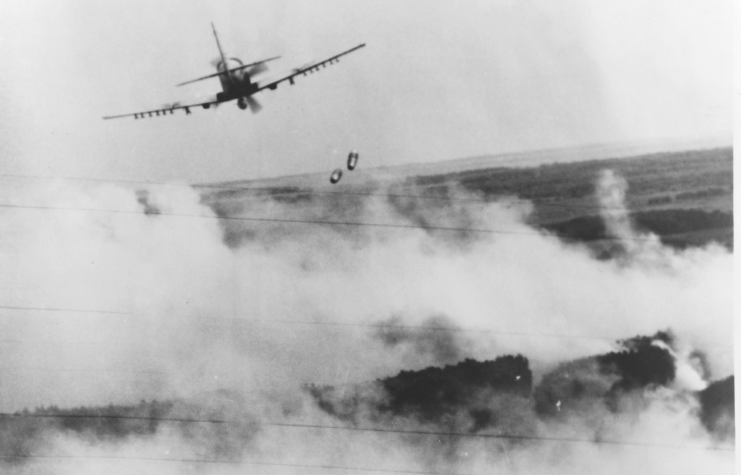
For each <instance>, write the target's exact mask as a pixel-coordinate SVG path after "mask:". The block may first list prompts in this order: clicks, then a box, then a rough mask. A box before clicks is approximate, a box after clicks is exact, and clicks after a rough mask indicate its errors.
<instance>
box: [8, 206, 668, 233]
mask: <svg viewBox="0 0 741 475" xmlns="http://www.w3.org/2000/svg"><path fill="white" fill-rule="evenodd" d="M0 208H8V209H27V210H40V211H80V212H96V213H112V214H125V215H144V213H143V211H140V210H114V209H101V208H83V207H72V206H44V205H19V204H10V203H0ZM153 214H154V215H156V216H170V217H179V218H200V219H211V220H225V221H249V222H262V223H284V224H312V225H324V226H345V227H374V228H387V229H421V230H427V231H453V232H470V233H482V234H509V235H518V236H549V235H550V236H556V237H560V238H565V239H574V240H576V239H577V238H576V237H574V236H571V235H568V234H565V233H556V232H553V231H543V232H528V231H515V230H503V229H487V228H465V227H453V226H423V225H419V224H398V223H365V222H354V221H325V220H310V219H284V218H258V217H248V216H218V215H214V216H207V215H199V214H186V213H166V212H159V213H153ZM579 239H581V240H584V241H645V242H648V241H654V240H655V239H654V238H653V237H639V236H620V237H618V236H599V237H594V238H586V239H585V238H579ZM662 239H665V240H671V237H668V238H667V237H662Z"/></svg>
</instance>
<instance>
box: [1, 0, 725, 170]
mask: <svg viewBox="0 0 741 475" xmlns="http://www.w3.org/2000/svg"><path fill="white" fill-rule="evenodd" d="M732 5H733V4H732V2H730V1H728V0H712V1H708V0H702V1H701V0H681V1H669V0H652V1H650V2H646V1H644V0H627V1H626V0H600V1H599V2H595V1H589V0H565V1H558V2H553V1H551V0H542V1H541V0H519V1H518V0H489V1H473V0H469V1H466V2H454V1H438V0H436V1H410V0H404V1H396V0H395V1H382V0H374V1H348V0H336V1H329V0H322V1H311V2H306V1H290V0H283V1H276V0H270V1H267V0H265V1H258V0H253V1H241V2H237V1H209V2H205V1H202V2H201V1H181V0H178V1H159V2H151V1H142V0H133V1H125V2H124V1H119V2H99V1H82V0H81V1H53V2H51V1H41V0H36V1H22V2H21V1H13V0H11V1H9V0H5V1H3V2H2V4H1V5H0V57H1V58H2V59H3V70H2V72H1V73H0V101H1V104H2V107H0V133H2V136H1V137H0V138H1V140H0V160H1V161H0V165H1V166H0V173H23V174H26V173H28V174H44V175H67V176H83V177H99V178H114V179H129V180H152V181H161V180H179V181H193V182H208V181H219V180H232V179H240V178H257V177H260V176H275V175H282V174H293V173H303V172H315V171H327V172H329V171H330V170H331V169H333V168H335V167H337V166H340V165H342V163H343V162H344V158H345V155H346V153H347V152H348V151H349V150H350V149H351V148H357V149H359V150H360V151H361V157H362V160H363V165H365V166H388V165H394V164H399V163H409V162H425V161H435V160H443V159H449V158H457V157H464V156H471V155H476V154H487V153H498V152H506V151H513V150H525V149H537V148H548V147H558V146H569V145H578V144H584V143H595V142H615V141H624V140H642V139H655V138H677V139H693V138H718V137H720V138H727V139H728V142H729V143H730V140H731V134H732V106H731V97H732V77H731V73H732V25H731V12H732ZM210 21H214V22H215V23H216V26H217V28H218V29H219V32H220V35H221V39H222V43H223V45H224V47H225V48H226V49H227V50H228V52H229V53H230V54H231V55H233V56H238V57H240V58H241V59H242V60H244V61H253V60H256V59H260V58H263V57H266V56H272V55H282V56H283V58H282V59H281V60H279V61H277V62H275V63H273V65H272V69H271V72H273V73H277V72H280V71H283V70H285V69H289V68H291V67H294V66H298V65H301V64H303V63H305V62H307V61H309V60H312V59H321V58H323V57H326V56H328V55H331V54H334V53H336V52H339V51H342V50H344V49H346V48H349V47H352V46H355V45H356V44H359V43H361V42H365V43H367V45H368V46H367V48H365V49H364V50H361V51H359V52H357V53H354V54H352V55H351V56H349V57H347V58H346V59H345V60H343V61H341V62H340V63H339V64H337V65H333V66H331V67H328V68H326V69H323V70H321V71H320V73H319V74H314V75H312V76H309V77H307V78H300V79H299V80H298V81H297V83H296V85H295V86H293V87H287V86H285V87H284V86H281V87H279V88H278V90H277V91H274V92H267V93H261V94H260V95H259V96H258V99H259V100H260V101H261V102H262V104H263V106H264V109H263V111H262V112H261V113H260V114H258V115H255V116H253V115H252V114H251V113H250V112H245V111H241V110H239V109H238V108H237V107H236V105H235V104H233V103H229V104H225V105H222V106H221V107H220V108H219V109H217V110H216V111H214V110H209V111H204V110H197V111H194V113H193V115H191V116H187V117H186V116H185V115H184V113H181V114H176V115H175V116H172V117H170V116H168V117H166V118H152V119H149V120H145V121H135V120H133V119H121V120H115V121H103V120H101V117H102V116H103V115H109V114H116V113H127V112H135V111H138V110H142V109H148V108H152V107H159V106H160V105H162V104H164V103H167V102H172V101H175V100H179V99H185V100H188V99H192V98H196V97H198V96H199V95H209V94H213V93H215V92H217V91H218V90H219V83H218V81H217V80H216V79H214V80H209V81H203V82H201V83H198V84H194V85H190V86H185V87H179V88H178V87H174V86H175V84H177V83H179V82H182V81H185V80H188V79H192V78H196V77H199V76H202V75H205V74H208V73H210V72H212V71H213V69H212V66H211V65H210V61H211V60H212V59H213V58H214V57H215V56H216V55H217V49H216V45H215V43H214V40H213V36H212V34H211V31H210V28H211V27H210V24H209V22H210ZM268 74H270V73H268Z"/></svg>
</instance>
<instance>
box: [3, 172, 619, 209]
mask: <svg viewBox="0 0 741 475" xmlns="http://www.w3.org/2000/svg"><path fill="white" fill-rule="evenodd" d="M0 177H4V178H26V179H47V180H63V181H83V182H94V183H119V184H126V185H147V186H152V185H154V186H172V187H186V188H191V189H195V190H198V189H215V190H227V191H234V192H240V191H253V192H267V193H269V194H267V195H263V196H267V197H271V196H278V195H293V194H295V195H339V196H369V197H383V198H414V199H420V200H437V201H448V202H463V203H485V204H486V203H495V202H496V201H494V200H491V199H486V198H475V197H470V198H468V197H466V198H461V197H456V196H435V195H425V194H412V193H376V192H372V191H336V190H317V189H306V188H300V187H297V186H293V185H288V186H286V185H283V186H281V185H275V186H245V185H240V184H239V183H221V184H219V183H214V184H201V183H177V182H157V181H149V180H114V179H107V178H82V177H54V176H50V175H19V174H8V173H6V174H0ZM398 185H399V186H408V185H407V184H404V183H402V184H398ZM416 186H422V187H424V186H425V185H416ZM431 186H435V185H431ZM257 196H258V197H263V196H259V195H257ZM497 196H504V197H506V201H505V204H511V203H518V204H532V205H536V206H546V207H559V208H574V209H592V210H600V209H622V208H612V207H605V206H601V205H587V204H579V203H551V202H546V201H537V200H528V199H521V198H511V197H509V196H507V195H505V194H499V195H497Z"/></svg>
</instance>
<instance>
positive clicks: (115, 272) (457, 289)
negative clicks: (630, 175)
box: [0, 174, 732, 473]
mask: <svg viewBox="0 0 741 475" xmlns="http://www.w3.org/2000/svg"><path fill="white" fill-rule="evenodd" d="M605 177H607V178H605ZM620 183H621V182H620V179H619V178H616V177H614V176H610V175H609V174H606V175H603V179H602V182H601V185H600V187H599V190H600V196H601V197H603V198H604V201H603V205H604V207H605V208H606V209H607V208H609V209H611V210H612V209H614V208H618V209H619V208H620V207H621V206H624V204H623V201H622V197H623V194H624V189H622V188H621V186H622V185H621V184H620ZM457 193H458V194H456V195H455V196H454V198H462V197H463V196H462V195H461V193H462V192H457ZM603 195H604V196H603ZM11 197H12V199H13V200H14V202H16V203H18V204H19V205H33V206H50V207H56V208H69V209H65V210H48V209H45V210H42V209H3V210H2V211H0V233H1V234H2V238H3V239H2V242H1V244H0V245H1V246H2V249H1V250H2V254H0V266H1V267H0V268H2V269H3V270H4V272H2V274H0V285H2V288H5V289H8V291H7V292H6V293H5V297H4V300H3V302H2V304H3V305H7V306H19V307H21V306H27V307H49V308H57V309H88V310H91V309H98V310H109V311H116V312H121V313H118V314H95V313H80V312H74V311H57V312H51V311H40V310H25V311H21V310H9V309H5V310H2V311H0V329H2V333H3V338H4V339H5V340H7V341H11V340H12V341H16V342H17V343H13V344H10V343H7V344H6V343H5V342H4V343H3V346H2V352H3V353H2V354H3V358H2V365H3V375H4V376H3V378H2V380H0V394H2V399H0V401H1V402H2V406H3V407H2V410H4V411H15V410H19V409H22V408H23V407H33V406H36V405H41V404H46V405H48V404H56V405H59V406H64V407H71V406H76V405H99V406H102V405H106V404H108V403H110V402H112V403H121V404H124V403H125V404H135V403H137V402H138V401H139V400H140V399H147V400H150V399H153V398H157V399H167V398H178V397H181V398H186V399H188V400H196V401H197V400H202V401H204V405H205V406H204V407H208V406H209V404H212V403H213V401H211V399H210V398H211V396H209V394H214V391H224V390H226V391H229V393H230V394H234V395H237V396H238V397H237V396H235V397H237V399H236V400H238V401H239V402H238V403H235V404H236V406H235V407H237V408H238V409H233V410H231V411H232V412H229V411H227V412H226V414H234V413H239V411H244V413H245V414H250V415H251V416H254V417H256V418H258V419H259V418H263V419H270V418H273V420H279V419H281V418H287V419H288V420H301V421H305V422H313V423H326V424H328V425H336V421H334V420H332V418H331V417H330V416H328V415H327V414H323V413H321V412H319V411H317V410H316V408H314V406H313V403H312V402H311V401H309V400H308V399H306V397H305V396H304V395H302V394H301V392H300V390H299V388H300V385H301V384H302V383H304V382H312V381H313V382H324V383H329V384H335V385H338V386H341V385H346V384H352V383H354V382H361V381H367V380H370V379H373V378H378V377H384V376H389V375H393V374H396V373H397V372H398V371H400V370H402V369H419V368H422V367H425V366H427V365H429V364H433V363H435V362H436V360H435V358H436V357H435V354H434V352H427V353H425V352H420V353H418V354H417V358H416V359H415V358H414V357H413V355H412V356H410V353H409V349H408V348H401V347H398V348H391V347H388V346H385V345H384V344H383V342H382V341H381V340H379V339H378V338H377V334H376V333H375V331H376V329H374V328H369V327H363V326H354V325H366V324H371V325H372V324H378V323H379V322H384V321H388V320H389V319H390V318H393V317H396V318H398V319H399V320H398V321H399V322H401V323H402V324H404V325H424V324H426V323H428V322H429V318H430V317H435V316H442V317H444V319H445V321H447V322H449V323H450V324H451V325H455V326H456V327H458V328H459V329H461V330H474V331H465V332H462V334H461V336H462V337H463V338H465V341H467V342H468V344H467V345H466V347H465V348H459V351H460V357H473V358H477V359H493V358H495V357H496V356H498V355H503V354H513V353H522V354H523V355H525V356H527V357H528V358H529V359H530V362H531V365H532V367H533V368H534V370H535V372H536V374H541V373H542V372H544V371H547V370H548V369H549V368H552V367H553V366H554V365H556V364H558V363H560V362H563V361H567V360H570V359H573V358H579V357H584V356H590V355H593V354H597V353H601V352H607V351H610V350H612V349H614V348H615V347H614V345H613V342H614V341H615V340H616V339H619V338H626V337H631V336H634V335H636V334H646V335H647V334H652V333H654V332H656V331H658V330H664V329H667V328H671V329H672V331H673V332H674V333H675V334H676V335H677V338H678V340H679V341H681V342H683V344H685V345H686V347H687V351H684V352H682V351H683V350H682V351H680V350H677V353H676V354H677V357H678V359H679V360H681V364H680V365H679V367H678V378H677V382H676V386H677V387H676V388H674V389H673V391H675V392H681V391H683V390H685V389H693V390H694V389H700V388H701V387H703V385H704V384H705V383H706V379H707V375H704V374H701V372H699V371H698V370H696V369H694V366H692V362H691V358H690V353H691V350H692V349H699V350H702V351H704V352H706V353H707V355H708V360H709V363H710V367H711V370H712V377H713V378H716V379H717V378H720V377H724V376H726V375H728V374H731V373H732V360H731V354H732V352H731V349H730V345H732V336H731V335H732V332H731V326H732V317H731V302H732V292H731V272H732V264H731V260H732V259H731V256H730V254H729V253H728V252H727V251H726V250H724V249H722V248H720V247H717V246H709V247H706V248H702V249H694V250H687V251H681V252H680V251H669V250H667V249H665V248H664V247H663V246H662V245H661V244H660V242H659V241H658V240H656V241H649V242H650V243H651V245H650V246H647V245H644V244H636V242H642V241H635V240H632V238H635V237H641V236H643V235H642V234H637V233H636V232H635V231H634V230H632V228H631V227H630V224H629V222H628V221H627V218H626V215H624V214H618V215H614V214H611V215H605V219H606V223H607V226H608V229H610V230H611V232H612V233H613V235H614V236H615V237H617V238H619V239H621V242H622V243H623V244H624V245H625V246H626V247H625V248H626V249H627V250H628V255H629V256H630V258H629V259H624V260H619V261H616V260H612V261H598V260H595V259H594V258H592V257H591V255H590V253H589V252H588V251H586V250H585V249H584V248H583V247H582V246H579V245H566V244H564V243H562V242H561V241H559V240H558V239H557V238H556V237H554V236H549V235H547V234H546V233H543V232H540V231H538V230H536V229H533V228H531V227H529V226H527V225H526V224H524V221H523V217H524V216H523V215H522V214H521V212H520V211H515V210H512V209H510V208H507V207H506V206H504V205H503V204H497V203H490V204H486V205H481V204H480V203H479V204H477V205H476V207H471V206H464V205H462V204H460V203H461V202H459V201H451V203H450V204H449V207H448V208H446V207H445V206H440V207H438V208H437V209H430V208H431V207H430V206H427V203H423V202H420V201H417V200H411V201H410V202H408V203H401V204H400V203H396V204H395V205H394V204H389V203H388V202H387V201H386V200H384V199H381V198H379V197H375V198H373V199H367V200H366V199H358V200H357V202H353V203H350V204H348V203H344V202H341V201H338V200H336V197H328V198H321V199H320V198H317V197H311V198H310V199H308V200H307V201H298V202H294V203H291V202H285V201H276V200H274V199H268V198H263V199H251V198H246V197H243V198H240V199H239V200H238V205H239V206H236V208H235V209H234V210H233V211H234V212H233V216H234V217H242V218H256V217H259V218H266V217H267V218H279V219H296V220H306V221H312V220H325V221H356V222H372V223H386V224H395V225H403V226H409V225H413V224H419V223H425V224H427V225H432V226H439V227H450V228H476V229H482V230H486V229H489V230H497V231H502V233H487V232H479V233H466V232H455V231H441V230H439V231H431V232H426V231H424V230H422V229H414V228H374V227H354V226H348V227H340V226H325V225H318V224H307V223H303V224H302V223H291V224H288V223H270V222H255V221H249V220H242V221H239V220H225V221H220V220H218V219H216V215H215V214H214V211H212V210H211V209H210V208H209V207H207V206H205V205H203V204H201V202H200V196H199V195H198V194H197V193H195V192H194V191H193V190H191V189H189V188H187V187H178V186H167V187H151V188H149V189H148V190H147V194H146V197H145V198H144V199H142V198H141V197H142V194H141V193H140V194H139V195H137V194H136V193H134V192H133V191H132V190H128V189H124V188H121V187H117V186H109V185H107V186H91V187H89V188H81V187H77V186H71V185H69V184H67V183H58V184H57V185H56V186H54V187H43V188H42V187H39V188H33V187H30V188H20V189H16V190H13V194H12V196H11ZM144 201H145V204H143V202H144ZM608 205H609V206H608ZM92 209H100V210H109V211H111V210H115V211H116V212H98V211H90V210H92ZM83 210H86V211H83ZM145 210H149V211H150V212H151V211H152V210H158V211H159V213H161V214H156V213H155V214H151V213H150V214H147V213H145ZM656 253H660V255H661V256H662V258H661V260H657V259H656V258H655V255H656ZM647 256H648V257H650V258H648V257H647ZM652 256H653V257H652ZM666 262H669V263H670V264H671V265H666ZM289 322H292V323H289ZM326 323H332V324H333V325H325V324H326ZM18 342H22V343H18ZM724 345H726V346H727V347H724ZM662 401H663V400H662ZM662 401H659V402H657V403H656V404H657V405H658V406H657V407H659V409H656V410H654V409H651V408H649V409H645V410H641V411H638V412H637V414H639V415H638V420H637V421H633V422H631V423H630V424H628V423H626V424H628V425H627V426H626V427H625V428H621V427H622V426H621V424H623V422H621V421H613V422H614V424H611V425H610V426H609V428H610V430H614V431H615V433H613V434H609V435H610V436H614V437H615V438H621V437H622V438H625V439H631V438H633V437H639V436H640V437H643V436H646V440H649V439H651V440H654V439H655V440H665V438H666V437H672V439H671V440H669V441H668V442H666V443H674V442H676V443H677V444H686V443H689V442H691V443H694V444H700V443H702V442H703V441H707V440H708V436H707V434H705V433H704V432H703V429H702V428H701V427H700V426H699V425H698V424H699V423H697V421H696V417H695V418H692V417H690V416H691V413H692V411H694V410H695V408H694V407H693V406H692V405H691V404H689V403H687V404H683V403H680V404H679V409H676V410H672V409H671V407H674V406H671V404H669V403H665V402H662ZM666 404H669V406H671V407H670V408H669V409H667V407H669V406H666ZM672 404H674V403H672ZM652 407H653V406H652ZM234 411H236V412H234ZM649 429H650V430H649ZM679 429H681V430H679ZM302 430H303V431H304V432H300V431H297V430H296V429H288V428H275V427H263V428H262V429H261V430H260V431H259V433H258V435H257V436H255V437H256V438H255V439H254V443H255V444H256V447H257V449H254V448H253V449H250V450H247V449H245V451H246V452H249V454H250V456H251V457H252V459H253V460H254V459H255V456H256V454H257V455H259V456H260V457H261V459H262V460H273V461H275V460H278V461H281V462H285V463H315V464H318V465H321V464H335V465H340V466H342V465H345V466H359V467H363V466H364V467H368V466H377V464H378V457H379V454H383V459H384V462H383V465H382V466H383V467H384V468H387V469H389V470H391V469H400V468H403V469H406V468H408V467H413V468H414V469H427V470H430V469H431V468H435V467H430V466H428V465H426V462H425V461H424V460H432V459H430V458H429V457H428V458H427V459H426V458H425V457H426V456H428V455H429V454H428V452H427V451H428V449H429V446H428V442H427V441H417V442H414V441H413V440H411V439H410V438H409V437H407V436H396V435H391V436H389V435H388V434H363V435H362V437H361V435H357V434H356V435H351V436H348V435H347V434H338V433H334V432H327V431H323V430H317V429H302ZM540 430H543V431H545V432H544V433H546V434H547V433H548V431H553V430H556V429H554V428H553V427H545V428H541V429H540ZM565 430H566V429H564V428H559V429H557V430H556V432H557V433H558V434H560V435H561V436H564V434H565V432H564V431H565ZM576 430H577V432H579V430H578V429H576ZM651 434H654V435H651ZM577 435H579V436H580V437H584V436H585V435H584V434H578V433H577ZM652 437H654V439H652ZM203 438H204V437H201V439H203ZM201 439H199V438H197V437H196V438H195V439H193V438H190V439H189V438H187V437H185V438H184V436H183V434H182V432H178V431H174V432H168V430H167V429H164V428H163V429H162V430H158V432H157V434H156V435H155V438H154V439H147V441H146V443H145V442H142V441H141V440H138V439H136V438H134V439H133V440H130V441H127V442H125V443H102V442H101V441H94V442H90V441H88V442H85V440H86V439H84V438H83V439H80V438H75V437H66V438H62V439H59V440H56V441H54V442H53V443H51V444H50V446H49V447H50V450H52V451H58V452H54V453H61V454H79V453H83V454H88V455H91V454H93V455H95V454H97V455H96V456H114V455H115V456H117V457H128V456H139V457H145V458H146V457H150V456H151V457H153V458H156V457H160V456H163V454H165V452H166V451H167V450H170V451H171V452H169V453H167V454H165V455H167V456H168V457H169V455H173V456H174V458H186V459H187V458H193V457H199V456H200V455H202V454H203V451H201V449H200V448H199V447H200V444H201ZM688 441H689V442H688ZM250 443H252V442H250ZM489 443H490V441H486V442H485V443H484V442H482V441H467V440H466V441H461V442H460V444H459V445H457V446H456V447H457V448H456V450H457V452H456V453H463V452H465V453H466V454H470V456H469V455H466V456H465V457H463V458H462V459H458V461H457V462H455V466H452V467H450V466H444V465H445V463H448V462H445V463H443V462H440V463H441V464H442V465H440V467H437V468H440V469H442V468H446V469H451V470H454V471H456V472H460V473H462V472H466V471H471V472H478V471H480V470H481V468H482V467H483V466H489V465H493V466H495V467H498V468H501V469H502V470H505V471H509V472H512V473H520V472H521V473H527V472H529V471H532V470H535V469H542V467H544V466H548V465H544V464H546V463H549V462H547V460H549V457H551V458H555V460H557V463H556V465H555V466H554V470H556V471H558V470H561V471H562V472H563V473H569V471H570V470H573V469H574V467H575V466H581V465H579V464H581V463H586V464H587V465H588V466H593V467H596V468H600V470H599V471H601V472H604V471H605V470H603V469H604V467H603V465H608V466H609V465H610V464H603V461H605V460H607V461H618V460H624V458H625V457H628V458H630V460H631V462H629V464H635V466H636V467H638V466H642V465H640V464H641V462H639V459H635V460H633V459H632V458H631V457H633V455H632V454H633V452H632V451H631V450H633V449H629V448H625V447H602V446H600V447H596V446H595V447H593V446H591V444H586V443H585V444H577V446H573V447H571V446H567V447H565V446H564V445H563V443H560V442H554V443H543V444H540V443H539V444H538V445H537V450H538V452H537V453H539V454H540V456H539V457H536V458H532V457H531V454H532V450H530V449H531V448H532V447H533V444H524V445H522V446H516V447H514V448H506V447H500V448H498V449H496V450H494V449H491V448H490V447H489V446H488V445H487V444H489ZM288 447H290V453H286V452H287V451H288V449H287V448H288ZM338 447H339V448H341V449H342V450H339V449H338ZM484 448H486V449H485V450H484ZM173 450H174V451H175V452H172V451H173ZM461 450H462V451H463V452H460V451H461ZM492 450H494V451H493V452H492ZM702 453H703V454H704V452H702ZM199 454H200V455H199ZM549 454H550V455H549ZM651 454H654V455H652V456H651V457H649V458H650V460H652V461H653V460H655V463H656V465H655V467H658V466H660V464H661V463H662V461H665V460H667V455H666V453H665V452H662V453H661V454H660V455H655V453H654V452H651ZM260 457H258V458H260ZM436 457H437V456H436ZM440 457H442V456H440ZM684 457H690V455H686V454H682V455H681V456H680V457H679V459H682V460H684ZM165 458H167V457H165ZM433 458H434V457H433ZM679 459H678V460H679ZM700 459H702V460H705V459H707V460H709V462H708V463H710V464H712V466H717V467H719V468H723V467H726V466H727V457H725V454H723V453H721V454H720V455H718V454H710V455H707V456H706V455H703V456H702V457H701V458H698V459H697V460H700ZM435 460H437V458H435ZM441 460H442V459H441ZM692 460H695V459H692ZM45 463H46V464H49V462H43V463H42V462H39V461H33V462H29V465H26V466H27V467H32V468H33V469H34V470H36V469H38V470H39V471H41V473H44V470H45V469H44V467H45V466H46V465H44V464H45ZM101 464H103V461H101V460H100V459H89V460H86V461H79V462H74V463H73V462H69V461H67V462H64V463H61V462H60V463H59V464H50V465H49V469H48V472H47V473H81V472H80V471H79V470H82V472H84V470H87V469H90V470H92V469H93V468H100V466H101ZM590 464H592V465H590ZM134 465H136V466H137V467H139V466H141V467H145V468H142V470H145V471H144V473H148V472H146V470H152V473H154V470H155V468H150V467H158V468H156V470H160V469H162V470H171V473H181V472H180V471H179V469H178V468H173V467H172V466H169V465H166V466H161V465H160V464H156V465H147V464H146V463H143V462H141V461H138V462H134V461H128V462H126V461H121V463H118V462H117V463H116V467H117V468H116V469H121V467H127V468H130V467H133V466H134ZM696 466H697V464H695V463H689V462H688V463H687V464H686V465H682V467H696ZM83 468H84V470H83ZM243 468H244V467H239V466H236V467H231V466H219V467H218V468H217V467H213V468H212V467H210V466H208V467H204V468H203V471H204V473H231V472H235V473H236V472H238V471H239V470H242V469H243ZM65 470H68V472H65ZM76 470H78V471H76ZM75 471H76V472H75ZM615 471H617V469H615ZM157 473H162V472H159V471H158V472H157ZM165 473H168V472H165ZM608 473H609V469H608Z"/></svg>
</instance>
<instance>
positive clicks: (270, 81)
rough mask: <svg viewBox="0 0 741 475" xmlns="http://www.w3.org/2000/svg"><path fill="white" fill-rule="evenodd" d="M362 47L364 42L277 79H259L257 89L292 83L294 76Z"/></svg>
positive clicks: (317, 67)
mask: <svg viewBox="0 0 741 475" xmlns="http://www.w3.org/2000/svg"><path fill="white" fill-rule="evenodd" d="M363 47H365V43H363V44H360V45H358V46H356V47H354V48H350V49H349V50H347V51H343V52H342V53H340V54H336V55H334V56H332V57H330V58H327V59H323V60H321V61H315V62H312V63H309V64H306V65H304V66H301V67H299V68H296V69H293V70H292V71H291V72H290V73H289V74H287V75H285V76H281V77H279V78H278V79H267V80H265V81H260V82H259V83H257V84H258V88H257V91H262V90H263V89H275V88H277V87H278V84H280V83H282V82H285V81H289V82H290V83H291V84H293V79H294V78H295V77H296V76H306V74H307V73H309V72H313V71H314V70H318V69H319V68H322V67H325V68H326V67H327V63H330V64H331V63H334V62H336V61H339V59H340V58H341V57H342V56H345V55H347V54H350V53H352V52H353V51H356V50H359V49H360V48H363ZM257 91H255V92H257Z"/></svg>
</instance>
